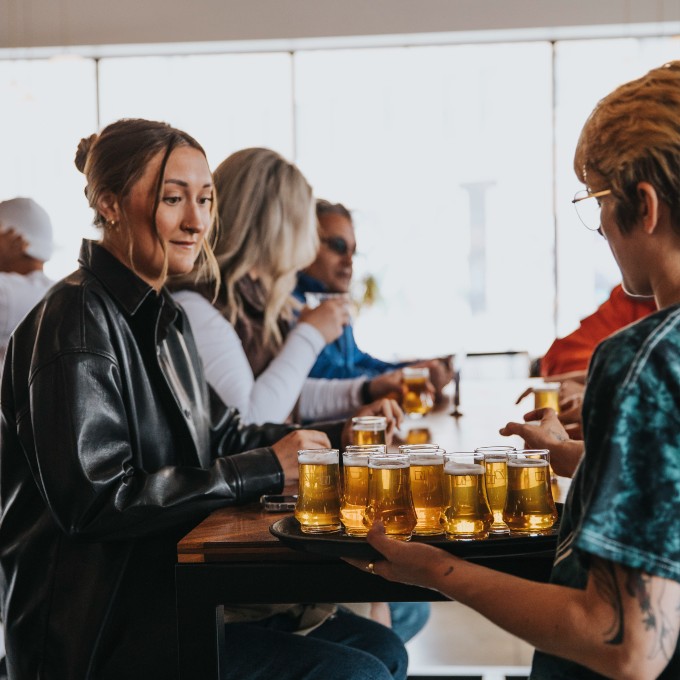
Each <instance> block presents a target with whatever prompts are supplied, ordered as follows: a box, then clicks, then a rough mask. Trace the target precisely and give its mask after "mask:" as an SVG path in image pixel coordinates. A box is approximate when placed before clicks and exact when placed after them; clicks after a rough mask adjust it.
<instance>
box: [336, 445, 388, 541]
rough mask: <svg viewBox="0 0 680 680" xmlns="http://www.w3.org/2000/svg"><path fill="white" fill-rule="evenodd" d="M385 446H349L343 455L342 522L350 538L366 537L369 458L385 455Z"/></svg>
mask: <svg viewBox="0 0 680 680" xmlns="http://www.w3.org/2000/svg"><path fill="white" fill-rule="evenodd" d="M385 452H386V447H385V446H348V447H347V448H346V449H345V451H344V453H343V454H342V481H343V484H342V494H341V501H340V521H341V522H342V525H343V526H344V527H345V533H346V534H347V535H348V536H365V535H366V534H367V533H368V528H367V527H366V525H365V524H364V513H365V511H366V504H367V503H368V456H369V454H371V453H378V454H383V455H384V454H385Z"/></svg>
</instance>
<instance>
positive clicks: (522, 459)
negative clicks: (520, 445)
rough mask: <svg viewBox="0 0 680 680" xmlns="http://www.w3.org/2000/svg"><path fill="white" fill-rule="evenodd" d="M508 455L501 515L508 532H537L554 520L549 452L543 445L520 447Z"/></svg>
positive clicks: (555, 518)
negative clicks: (506, 488)
mask: <svg viewBox="0 0 680 680" xmlns="http://www.w3.org/2000/svg"><path fill="white" fill-rule="evenodd" d="M507 455H508V492H507V497H506V499H505V509H504V511H503V519H504V520H505V523H506V524H507V525H508V527H509V528H510V531H511V533H519V534H528V535H530V536H539V535H541V534H546V533H549V532H550V530H551V529H552V527H553V525H554V524H555V522H556V521H557V509H556V508H555V501H554V500H553V495H552V489H551V486H550V454H549V452H548V451H547V450H546V449H523V450H521V451H513V452H510V453H508V454H507Z"/></svg>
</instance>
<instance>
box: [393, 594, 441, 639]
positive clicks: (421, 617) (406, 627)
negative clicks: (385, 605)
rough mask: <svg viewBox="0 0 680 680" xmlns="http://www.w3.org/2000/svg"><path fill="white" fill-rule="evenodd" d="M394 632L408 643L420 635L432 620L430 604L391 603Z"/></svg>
mask: <svg viewBox="0 0 680 680" xmlns="http://www.w3.org/2000/svg"><path fill="white" fill-rule="evenodd" d="M389 604H390V614H391V615H392V630H393V631H394V632H395V633H396V634H397V635H398V636H399V637H400V638H401V639H402V640H403V641H404V642H408V641H409V640H410V639H411V638H412V637H413V636H414V635H415V634H416V633H419V632H420V631H421V630H422V629H423V628H424V627H425V624H426V623H427V620H428V619H429V618H430V609H431V607H430V603H429V602H390V603H389Z"/></svg>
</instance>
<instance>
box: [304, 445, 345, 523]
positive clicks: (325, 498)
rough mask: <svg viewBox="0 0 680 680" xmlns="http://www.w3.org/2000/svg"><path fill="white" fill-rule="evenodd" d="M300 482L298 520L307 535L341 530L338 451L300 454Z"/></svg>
mask: <svg viewBox="0 0 680 680" xmlns="http://www.w3.org/2000/svg"><path fill="white" fill-rule="evenodd" d="M298 466H299V469H300V482H299V491H298V500H297V503H296V504H295V519H297V521H298V522H300V529H301V530H302V531H303V532H304V533H306V534H325V533H330V532H332V531H340V528H341V524H340V493H339V489H338V482H339V468H340V465H339V462H338V449H303V450H302V451H298Z"/></svg>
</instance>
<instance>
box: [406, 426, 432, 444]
mask: <svg viewBox="0 0 680 680" xmlns="http://www.w3.org/2000/svg"><path fill="white" fill-rule="evenodd" d="M431 441H432V432H430V430H429V428H427V427H412V428H410V429H409V430H408V432H407V433H406V443H407V444H410V445H411V446H413V445H418V444H429V443H430V442H431Z"/></svg>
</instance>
